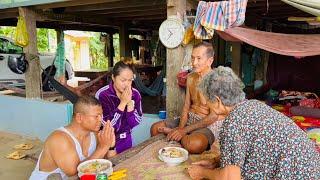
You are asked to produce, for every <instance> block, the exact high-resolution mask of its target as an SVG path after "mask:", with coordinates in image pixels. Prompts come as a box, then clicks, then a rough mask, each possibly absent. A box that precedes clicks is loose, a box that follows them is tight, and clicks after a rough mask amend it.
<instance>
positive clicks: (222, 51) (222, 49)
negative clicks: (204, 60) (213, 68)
mask: <svg viewBox="0 0 320 180" xmlns="http://www.w3.org/2000/svg"><path fill="white" fill-rule="evenodd" d="M218 51H219V57H218V65H219V66H221V65H222V66H223V65H224V64H225V56H226V41H225V40H223V39H222V38H221V37H219V49H218Z"/></svg>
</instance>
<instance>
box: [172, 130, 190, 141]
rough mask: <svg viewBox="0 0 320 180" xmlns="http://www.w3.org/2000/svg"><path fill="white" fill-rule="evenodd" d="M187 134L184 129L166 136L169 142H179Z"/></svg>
mask: <svg viewBox="0 0 320 180" xmlns="http://www.w3.org/2000/svg"><path fill="white" fill-rule="evenodd" d="M186 134H187V132H186V131H185V130H184V128H176V129H174V130H173V131H171V132H170V133H169V134H168V135H167V139H168V140H169V141H180V140H181V139H182V138H183V136H185V135H186Z"/></svg>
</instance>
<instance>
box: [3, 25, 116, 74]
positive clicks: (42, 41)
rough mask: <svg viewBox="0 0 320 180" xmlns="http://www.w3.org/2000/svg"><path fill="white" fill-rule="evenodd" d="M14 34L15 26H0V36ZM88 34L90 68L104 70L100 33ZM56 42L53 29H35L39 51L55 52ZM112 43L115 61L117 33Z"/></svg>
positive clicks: (104, 62) (104, 57)
mask: <svg viewBox="0 0 320 180" xmlns="http://www.w3.org/2000/svg"><path fill="white" fill-rule="evenodd" d="M14 34H15V27H6V26H0V36H5V37H9V38H11V39H13V37H14ZM90 34H92V37H90V41H89V43H90V44H89V50H90V57H91V64H90V65H91V68H92V69H101V70H106V69H107V68H108V58H107V57H106V56H105V54H104V48H105V45H104V43H103V42H101V41H100V33H97V32H92V33H90ZM56 42H57V35H56V32H55V30H53V29H44V28H38V29H37V46H38V51H39V52H41V53H43V52H52V51H53V52H55V49H52V48H54V47H56V45H53V43H56ZM50 43H51V44H50ZM113 45H114V51H115V58H114V61H115V62H117V61H119V59H120V45H119V34H114V35H113Z"/></svg>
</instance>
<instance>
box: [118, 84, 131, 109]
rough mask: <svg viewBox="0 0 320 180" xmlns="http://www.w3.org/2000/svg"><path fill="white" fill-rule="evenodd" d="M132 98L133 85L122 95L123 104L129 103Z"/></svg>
mask: <svg viewBox="0 0 320 180" xmlns="http://www.w3.org/2000/svg"><path fill="white" fill-rule="evenodd" d="M131 98H132V90H131V87H127V88H126V89H125V90H124V91H123V92H122V94H121V96H120V101H121V103H123V104H126V105H127V104H128V103H129V102H130V101H131Z"/></svg>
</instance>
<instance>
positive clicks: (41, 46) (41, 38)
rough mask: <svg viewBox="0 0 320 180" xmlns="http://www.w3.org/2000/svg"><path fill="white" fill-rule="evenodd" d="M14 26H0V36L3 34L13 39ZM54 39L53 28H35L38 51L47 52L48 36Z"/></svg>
mask: <svg viewBox="0 0 320 180" xmlns="http://www.w3.org/2000/svg"><path fill="white" fill-rule="evenodd" d="M15 30H16V28H15V27H9V26H0V36H5V37H8V38H11V39H13V40H14V34H15ZM48 34H50V36H51V37H53V38H55V39H56V33H55V30H53V29H43V28H38V29H37V46H38V51H39V52H49V36H48Z"/></svg>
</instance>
